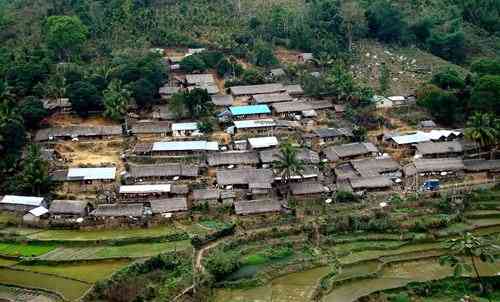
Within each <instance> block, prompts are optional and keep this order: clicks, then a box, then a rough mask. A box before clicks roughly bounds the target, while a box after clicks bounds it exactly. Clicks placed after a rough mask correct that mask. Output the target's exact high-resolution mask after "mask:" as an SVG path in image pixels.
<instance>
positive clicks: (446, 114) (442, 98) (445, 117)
mask: <svg viewBox="0 0 500 302" xmlns="http://www.w3.org/2000/svg"><path fill="white" fill-rule="evenodd" d="M418 104H419V106H422V107H424V108H426V109H428V110H429V112H430V113H431V114H432V116H433V117H434V118H436V119H437V120H438V121H439V122H441V123H444V124H448V125H452V124H453V123H455V122H457V121H459V120H461V119H462V118H463V117H462V116H461V115H462V114H463V106H464V104H463V103H461V102H460V100H459V99H458V98H457V97H456V96H455V95H454V94H452V93H450V92H447V91H444V90H441V89H439V88H437V89H433V90H431V91H428V92H427V93H425V94H424V95H422V96H420V98H419V99H418Z"/></svg>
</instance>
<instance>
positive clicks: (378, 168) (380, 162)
mask: <svg viewBox="0 0 500 302" xmlns="http://www.w3.org/2000/svg"><path fill="white" fill-rule="evenodd" d="M351 164H352V166H353V167H354V169H355V170H356V171H357V172H358V173H359V174H360V175H361V176H365V177H366V176H377V175H379V174H384V173H390V172H397V171H399V170H401V166H400V165H399V163H398V162H397V161H395V160H394V159H392V158H367V159H360V160H353V161H351Z"/></svg>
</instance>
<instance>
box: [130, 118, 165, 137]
mask: <svg viewBox="0 0 500 302" xmlns="http://www.w3.org/2000/svg"><path fill="white" fill-rule="evenodd" d="M170 131H171V129H170V122H151V121H149V122H138V123H135V124H133V125H132V126H131V127H130V133H132V134H167V133H169V132H170Z"/></svg>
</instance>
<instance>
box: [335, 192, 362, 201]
mask: <svg viewBox="0 0 500 302" xmlns="http://www.w3.org/2000/svg"><path fill="white" fill-rule="evenodd" d="M335 200H336V201H337V202H342V203H344V202H345V203H347V202H357V201H358V200H359V198H358V197H357V196H356V195H354V194H353V193H352V192H348V191H337V194H335Z"/></svg>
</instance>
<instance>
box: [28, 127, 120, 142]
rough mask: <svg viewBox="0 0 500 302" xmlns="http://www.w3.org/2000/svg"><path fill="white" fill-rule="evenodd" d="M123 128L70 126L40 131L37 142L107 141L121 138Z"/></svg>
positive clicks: (36, 137) (37, 134) (36, 136)
mask: <svg viewBox="0 0 500 302" xmlns="http://www.w3.org/2000/svg"><path fill="white" fill-rule="evenodd" d="M122 132H123V131H122V126H96V127H90V126H69V127H53V128H47V129H40V130H38V132H37V133H36V135H35V141H37V142H43V141H51V140H57V139H85V138H86V139H106V138H112V137H116V136H121V135H122V134H123V133H122Z"/></svg>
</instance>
